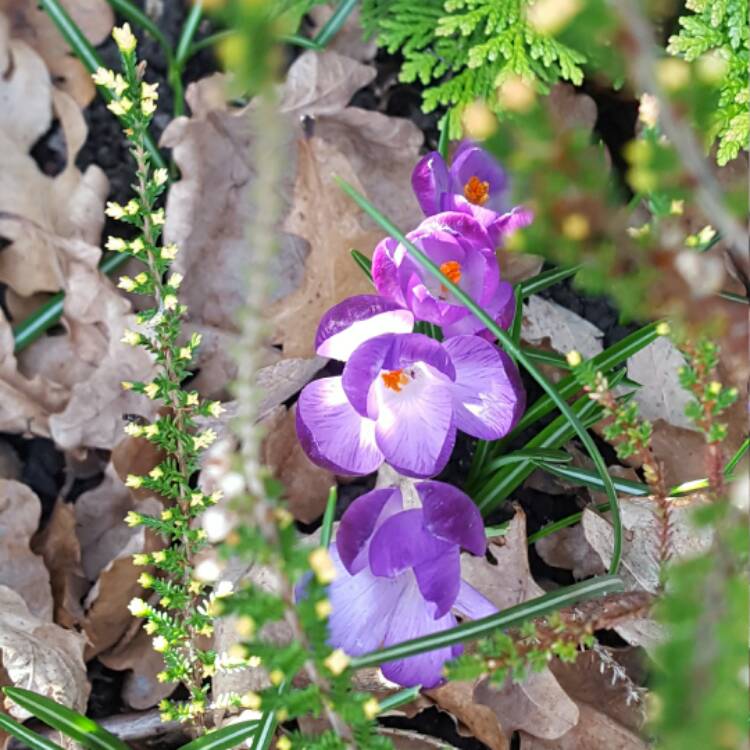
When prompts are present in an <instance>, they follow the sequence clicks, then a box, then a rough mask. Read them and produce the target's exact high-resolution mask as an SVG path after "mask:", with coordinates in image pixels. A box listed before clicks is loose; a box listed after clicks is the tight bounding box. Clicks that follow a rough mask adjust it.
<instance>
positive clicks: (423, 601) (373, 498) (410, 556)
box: [329, 481, 497, 687]
mask: <svg viewBox="0 0 750 750" xmlns="http://www.w3.org/2000/svg"><path fill="white" fill-rule="evenodd" d="M410 489H411V488H410ZM405 495H410V496H407V497H405ZM486 545H487V543H486V539H485V533H484V525H483V523H482V517H481V515H480V514H479V511H478V509H477V507H476V505H475V504H474V503H473V502H472V501H471V499H470V498H469V497H467V496H466V495H465V494H464V493H463V492H461V491H459V490H457V489H456V488H455V487H452V486H451V485H449V484H444V483H442V482H432V481H428V482H417V483H415V485H414V487H413V492H411V493H410V492H409V491H404V492H403V493H402V491H401V490H400V489H398V488H387V489H376V490H373V491H372V492H368V493H367V494H366V495H362V496H361V497H359V498H357V499H356V500H355V501H354V502H353V503H352V504H351V505H350V506H349V508H348V509H347V511H346V513H344V515H343V517H342V519H341V523H340V524H339V528H338V531H337V533H336V543H335V545H334V546H333V547H332V549H331V551H330V552H331V558H332V559H333V561H334V565H335V566H336V570H337V575H336V578H335V579H334V581H333V583H332V584H331V585H330V588H329V597H330V600H331V605H332V608H333V615H332V616H331V619H330V642H331V644H332V645H334V646H336V647H337V648H342V649H343V650H344V651H345V652H346V653H347V654H350V655H352V656H358V655H360V654H365V653H367V652H369V651H374V650H376V649H378V648H381V647H384V646H390V645H393V644H395V643H400V642H401V641H405V640H409V639H411V638H417V637H420V636H424V635H429V634H431V633H436V632H439V631H441V630H446V629H447V628H451V627H453V626H454V625H456V624H457V621H456V616H455V614H454V613H456V614H459V615H460V616H462V617H469V618H471V619H476V618H479V617H486V616H487V615H490V614H493V613H494V612H496V611H497V610H496V609H495V607H494V606H493V605H492V603H491V602H489V601H488V600H487V599H485V598H484V597H483V596H482V595H481V594H480V593H479V592H478V591H476V590H475V589H473V588H472V587H471V586H470V585H469V584H467V583H466V582H465V581H463V580H461V566H460V553H461V550H462V549H463V550H466V551H468V552H470V553H472V554H474V555H483V554H484V552H485V549H486ZM461 651H462V647H461V646H460V645H456V646H451V647H446V648H442V649H437V650H435V651H430V652H428V653H425V654H419V655H417V656H411V657H408V658H405V659H399V660H396V661H391V662H388V663H386V664H383V665H382V667H381V668H382V671H383V674H384V675H385V677H386V678H388V679H389V680H392V681H393V682H397V683H399V684H400V685H405V686H411V685H422V686H424V687H434V686H435V685H437V684H438V683H439V682H440V681H441V679H442V669H443V665H444V663H445V662H446V661H447V660H448V659H451V658H455V657H456V656H458V655H459V654H460V653H461Z"/></svg>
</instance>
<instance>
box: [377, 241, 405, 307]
mask: <svg viewBox="0 0 750 750" xmlns="http://www.w3.org/2000/svg"><path fill="white" fill-rule="evenodd" d="M398 245H399V243H398V241H397V240H394V239H393V237H386V238H385V239H382V240H381V241H380V242H379V243H378V244H377V247H376V248H375V251H374V252H373V254H372V269H371V272H372V283H373V284H374V285H375V289H377V290H378V294H380V295H382V296H383V297H385V298H386V299H388V300H391V302H394V303H396V304H397V305H401V306H402V307H406V299H405V298H404V293H403V291H402V289H401V285H400V283H399V268H398V263H397V261H396V259H395V257H394V256H395V253H396V250H397V248H398Z"/></svg>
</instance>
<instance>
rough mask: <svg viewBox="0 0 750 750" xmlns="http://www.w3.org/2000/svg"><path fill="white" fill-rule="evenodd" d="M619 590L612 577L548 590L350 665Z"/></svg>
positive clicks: (468, 636) (470, 635)
mask: <svg viewBox="0 0 750 750" xmlns="http://www.w3.org/2000/svg"><path fill="white" fill-rule="evenodd" d="M623 588H624V586H623V582H622V581H621V580H620V579H619V578H617V577H616V576H601V577H600V578H592V579H591V580H588V581H584V582H583V583H577V584H575V585H573V586H567V587H565V588H562V589H558V590H557V591H551V592H550V593H548V594H544V595H543V596H539V597H537V598H536V599H530V600H529V601H527V602H523V603H522V604H517V605H516V606H514V607H509V608H508V609H505V610H503V611H502V612H498V613H497V614H495V615H490V616H489V617H483V618H482V619H481V620H472V621H471V622H464V623H462V624H461V625H457V626H456V627H454V628H449V629H448V630H443V631H440V632H437V633H432V634H430V635H427V636H422V637H421V638H414V639H412V640H409V641H404V642H403V643H396V644H395V645H393V646H388V647H387V648H382V649H378V650H377V651H372V652H371V653H369V654H364V655H363V656H357V657H355V658H353V659H352V662H351V666H352V667H353V668H354V669H362V668H363V667H375V666H378V665H379V664H383V663H384V662H387V661H392V660H393V659H405V658H406V657H407V656H416V655H417V654H424V653H426V652H427V651H435V650H436V649H439V648H445V647H447V646H452V645H454V644H455V643H466V642H467V641H472V640H475V639H476V638H481V637H482V636H485V635H487V634H489V633H491V632H492V631H493V630H498V629H500V630H507V629H508V628H514V627H518V626H519V625H521V624H522V623H524V622H526V621H527V620H533V619H535V618H537V617H541V616H543V615H546V614H547V613H549V612H554V611H556V610H559V609H562V608H563V607H569V606H572V605H574V604H578V603H579V602H582V601H584V600H586V599H592V598H594V597H598V596H604V595H605V594H610V593H613V592H616V591H622V590H623Z"/></svg>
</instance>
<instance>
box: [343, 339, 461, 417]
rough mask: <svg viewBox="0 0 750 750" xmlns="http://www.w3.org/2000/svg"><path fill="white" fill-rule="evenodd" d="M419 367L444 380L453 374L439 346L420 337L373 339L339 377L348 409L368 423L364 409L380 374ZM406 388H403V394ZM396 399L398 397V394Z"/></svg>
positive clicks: (350, 361)
mask: <svg viewBox="0 0 750 750" xmlns="http://www.w3.org/2000/svg"><path fill="white" fill-rule="evenodd" d="M418 363H422V364H426V365H429V366H430V367H431V368H433V370H434V371H436V373H438V374H442V375H444V376H445V378H446V379H448V378H449V379H452V378H453V376H454V374H455V371H454V368H453V364H452V362H451V359H450V357H449V356H448V355H447V354H446V353H445V351H444V350H443V347H442V346H441V345H440V343H439V342H437V341H435V340H434V339H431V338H430V337H429V336H425V335H423V334H421V333H410V334H401V335H384V336H377V337H376V338H374V339H370V340H369V341H366V342H365V343H363V344H362V345H361V346H359V347H358V348H357V349H356V350H355V351H354V352H353V353H352V355H351V357H349V361H348V362H347V363H346V367H345V368H344V372H343V374H342V381H343V387H344V391H345V392H346V395H347V397H348V398H349V401H350V402H351V404H352V406H353V407H354V408H355V409H356V410H357V411H358V412H359V413H360V414H362V415H363V416H365V415H367V416H369V417H371V418H372V419H374V418H375V416H376V414H375V413H373V412H372V410H371V409H370V407H369V406H368V403H369V399H370V395H371V394H370V387H371V386H372V384H373V382H374V381H375V379H376V378H377V377H378V376H379V375H380V373H381V372H382V371H384V370H385V371H391V370H402V369H405V368H409V367H412V366H413V365H415V364H418ZM409 388H410V386H409V387H406V388H404V392H406V391H407V390H408V389H409ZM399 395H400V394H399Z"/></svg>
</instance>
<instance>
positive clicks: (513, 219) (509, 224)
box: [483, 206, 534, 247]
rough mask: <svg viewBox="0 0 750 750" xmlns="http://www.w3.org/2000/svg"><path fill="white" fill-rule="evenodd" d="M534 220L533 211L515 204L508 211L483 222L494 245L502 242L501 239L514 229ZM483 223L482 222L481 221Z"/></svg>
mask: <svg viewBox="0 0 750 750" xmlns="http://www.w3.org/2000/svg"><path fill="white" fill-rule="evenodd" d="M532 221H534V212H533V211H532V210H531V209H529V208H524V207H523V206H516V207H515V208H513V209H512V210H510V211H508V213H505V214H501V215H499V216H498V215H497V214H495V216H494V217H493V218H492V220H491V221H489V222H487V223H486V224H485V226H486V228H487V233H488V234H489V236H490V238H491V240H492V244H493V246H494V247H498V246H499V245H501V244H502V242H503V239H504V238H505V237H506V236H507V235H509V234H510V233H511V232H515V231H516V229H523V227H527V226H529V224H531V222H532ZM483 223H484V222H483Z"/></svg>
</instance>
